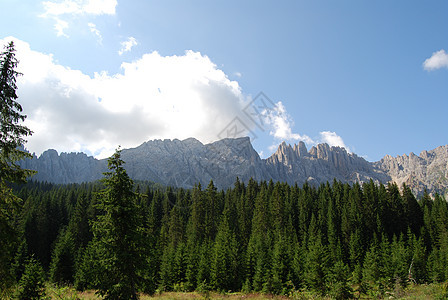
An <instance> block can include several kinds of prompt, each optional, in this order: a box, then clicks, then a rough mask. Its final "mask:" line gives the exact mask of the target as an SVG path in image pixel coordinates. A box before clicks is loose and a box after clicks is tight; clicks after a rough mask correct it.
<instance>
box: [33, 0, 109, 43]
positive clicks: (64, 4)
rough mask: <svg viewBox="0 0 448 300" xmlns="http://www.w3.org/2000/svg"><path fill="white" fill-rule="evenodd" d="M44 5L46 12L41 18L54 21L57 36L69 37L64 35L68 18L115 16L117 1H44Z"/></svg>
mask: <svg viewBox="0 0 448 300" xmlns="http://www.w3.org/2000/svg"><path fill="white" fill-rule="evenodd" d="M42 5H43V8H44V10H45V12H44V13H43V14H41V15H40V17H42V18H51V19H53V20H54V21H55V25H54V27H55V29H56V34H57V36H65V37H68V35H67V34H65V33H64V29H67V28H68V24H69V23H68V22H67V21H66V18H68V17H70V16H77V15H95V16H98V15H114V14H115V9H116V6H117V0H61V1H43V2H42Z"/></svg>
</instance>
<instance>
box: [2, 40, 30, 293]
mask: <svg viewBox="0 0 448 300" xmlns="http://www.w3.org/2000/svg"><path fill="white" fill-rule="evenodd" d="M17 65H18V60H17V59H16V57H15V48H14V43H13V42H10V43H9V44H8V45H7V46H6V47H5V50H4V51H3V52H2V53H0V241H1V243H0V278H2V280H1V281H0V290H2V289H6V288H7V287H8V286H9V285H10V284H11V282H12V281H11V279H12V278H11V276H10V272H9V267H10V263H11V258H12V257H13V256H14V255H13V253H14V247H15V243H16V237H17V235H16V232H15V230H14V227H13V224H12V223H13V215H14V214H16V213H17V210H18V207H17V205H18V202H19V199H18V198H17V197H16V196H15V195H14V194H13V193H12V191H11V189H10V188H9V186H8V184H9V183H11V182H25V180H26V178H27V177H29V176H30V175H32V174H33V173H34V172H32V171H30V170H25V169H22V168H21V167H20V166H19V165H18V163H17V162H18V161H19V160H22V159H24V158H26V157H31V155H30V154H29V153H27V152H25V151H23V150H21V149H20V147H22V146H23V145H24V143H25V137H26V136H29V135H31V133H32V132H31V130H30V129H28V128H27V127H26V126H24V125H21V124H20V123H21V122H23V121H24V120H25V118H26V115H23V114H22V106H21V105H20V104H19V103H18V102H17V101H16V100H17V98H18V96H17V93H16V90H17V85H16V79H17V77H18V76H19V75H21V73H19V72H17V71H16V68H17Z"/></svg>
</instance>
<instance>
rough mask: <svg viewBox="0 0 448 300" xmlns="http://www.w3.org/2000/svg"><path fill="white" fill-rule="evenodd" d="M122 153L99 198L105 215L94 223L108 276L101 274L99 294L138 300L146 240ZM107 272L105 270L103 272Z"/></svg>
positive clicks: (115, 159) (115, 157)
mask: <svg viewBox="0 0 448 300" xmlns="http://www.w3.org/2000/svg"><path fill="white" fill-rule="evenodd" d="M123 163H124V162H123V161H122V160H121V151H120V150H117V151H116V152H115V154H113V155H112V156H111V157H110V158H109V159H108V167H109V170H110V171H109V172H106V173H105V176H106V177H105V179H104V180H103V182H104V185H105V186H106V188H105V189H104V190H102V191H101V192H100V194H99V198H100V199H99V203H98V208H99V209H100V210H101V211H102V212H103V214H102V215H99V216H98V217H97V220H95V222H94V223H93V232H94V239H93V241H92V243H93V245H94V246H96V247H97V248H98V252H99V253H100V261H99V264H100V265H102V266H103V268H104V269H105V270H106V272H104V273H102V274H98V275H99V276H98V277H99V278H100V280H99V282H98V286H97V289H98V294H100V295H102V296H104V297H105V299H137V298H138V294H137V289H138V287H139V285H140V284H141V282H142V277H141V274H142V273H141V272H142V271H143V270H144V268H145V265H146V260H145V257H144V249H145V240H144V234H143V228H142V227H141V224H142V222H141V220H140V218H139V210H138V207H137V205H136V195H135V193H134V192H133V182H132V180H131V179H130V178H129V176H128V175H127V173H126V171H125V169H124V168H123ZM99 271H101V272H102V271H103V270H99Z"/></svg>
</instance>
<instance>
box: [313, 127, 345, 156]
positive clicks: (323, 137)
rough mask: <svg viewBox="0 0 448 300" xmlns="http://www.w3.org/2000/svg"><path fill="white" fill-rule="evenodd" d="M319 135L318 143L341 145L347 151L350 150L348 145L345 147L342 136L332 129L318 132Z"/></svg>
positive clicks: (331, 145)
mask: <svg viewBox="0 0 448 300" xmlns="http://www.w3.org/2000/svg"><path fill="white" fill-rule="evenodd" d="M319 135H320V139H319V142H320V143H327V144H328V145H329V146H330V147H333V146H337V147H343V148H345V149H346V150H347V151H348V152H350V153H351V152H352V151H351V150H350V148H349V147H347V146H346V145H345V143H344V141H343V140H342V138H341V137H340V136H339V135H337V134H336V132H333V131H322V132H320V133H319Z"/></svg>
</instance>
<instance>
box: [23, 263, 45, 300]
mask: <svg viewBox="0 0 448 300" xmlns="http://www.w3.org/2000/svg"><path fill="white" fill-rule="evenodd" d="M44 283H45V274H44V270H43V268H42V266H41V264H40V263H39V262H38V261H37V260H36V259H35V258H34V257H31V258H30V259H29V260H28V262H27V264H26V266H25V272H24V273H23V275H22V278H20V281H19V288H18V290H17V295H16V298H17V299H20V300H37V299H44V297H45V285H44Z"/></svg>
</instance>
